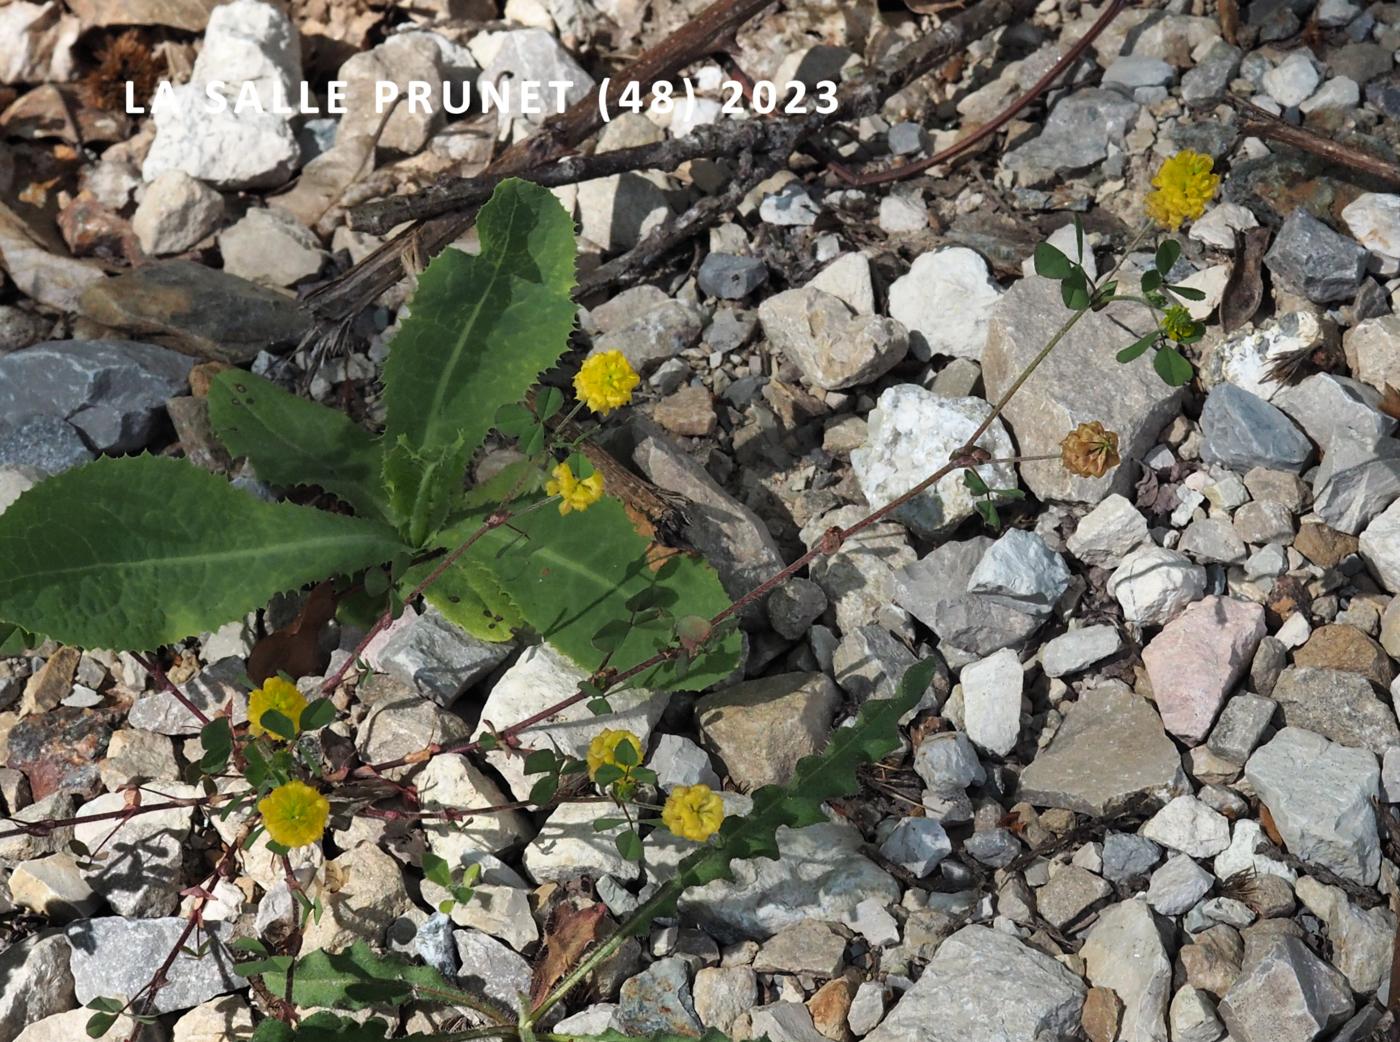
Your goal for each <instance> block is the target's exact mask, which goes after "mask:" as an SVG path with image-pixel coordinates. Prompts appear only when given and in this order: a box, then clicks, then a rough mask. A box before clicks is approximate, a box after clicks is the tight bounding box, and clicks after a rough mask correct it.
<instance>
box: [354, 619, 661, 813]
mask: <svg viewBox="0 0 1400 1042" xmlns="http://www.w3.org/2000/svg"><path fill="white" fill-rule="evenodd" d="M587 676H588V673H587V671H586V670H584V669H582V668H581V667H579V666H578V665H576V664H575V663H574V662H573V661H572V660H570V659H568V658H566V657H565V656H564V655H562V654H560V653H559V652H557V651H555V650H554V649H553V648H551V647H550V646H549V645H547V644H541V645H536V646H534V647H530V648H527V649H525V651H524V652H522V653H521V655H520V657H519V658H518V659H516V661H515V662H514V663H513V664H512V665H511V666H510V668H509V669H507V670H506V671H505V672H504V673H503V674H501V676H500V677H499V678H498V679H497V680H496V682H495V683H494V684H493V685H492V686H491V693H490V694H489V695H487V697H486V704H485V705H484V706H482V709H481V719H482V721H483V722H490V723H492V724H496V725H498V726H502V727H503V726H505V725H506V724H508V723H511V722H513V721H516V720H521V719H524V718H525V717H527V716H532V715H534V714H536V713H539V712H542V711H544V710H545V709H547V708H549V707H550V706H553V705H555V704H557V703H559V702H561V701H563V700H564V699H566V698H568V697H569V696H570V695H572V694H573V693H574V692H576V691H577V690H578V689H579V685H580V684H582V683H583V682H584V680H585V679H587ZM669 697H670V696H669V695H668V694H666V693H657V692H653V691H650V690H647V689H635V690H634V689H628V690H624V691H614V692H612V693H610V694H609V696H608V700H609V704H610V705H611V706H612V712H611V713H610V714H608V715H607V716H595V715H594V714H593V712H592V711H591V710H589V708H588V707H587V705H585V704H583V703H578V704H576V705H572V706H570V707H569V708H567V709H564V710H561V711H560V712H558V713H555V714H553V715H552V716H550V717H548V718H546V719H544V720H542V721H540V722H539V723H538V724H535V725H534V726H532V727H528V728H526V729H525V730H523V731H521V732H520V733H519V735H517V737H518V738H519V739H520V741H521V743H522V745H524V747H526V748H530V749H555V750H557V751H558V752H561V753H563V754H565V755H567V756H573V757H576V758H579V759H582V758H583V757H584V756H585V754H586V753H587V751H588V743H589V742H591V741H592V740H593V739H594V737H596V736H597V735H598V734H599V733H600V732H601V731H602V730H603V729H604V728H613V729H625V730H628V731H631V732H632V733H633V734H635V735H636V736H637V737H638V738H640V739H641V742H642V748H644V749H645V748H646V745H647V739H648V737H649V736H650V735H651V729H652V728H653V727H655V726H656V723H657V721H658V720H660V719H661V713H662V709H663V708H664V706H665V703H666V701H667V699H668V698H669ZM429 708H431V709H433V710H435V711H436V713H437V714H440V715H441V716H442V718H443V724H444V725H445V726H447V727H451V728H452V729H453V730H454V731H456V730H460V729H463V725H462V723H461V720H460V718H459V717H456V716H454V715H452V714H448V713H443V712H442V711H441V710H438V709H437V707H436V706H431V705H430V706H429ZM408 710H410V707H409V706H403V707H401V709H400V712H401V713H403V712H405V711H408ZM421 719H422V717H421V716H419V717H418V720H421ZM412 724H413V726H415V727H421V726H422V724H421V723H418V722H417V721H412ZM361 730H362V732H363V728H362V729H361ZM433 740H435V741H437V740H441V739H440V738H438V737H437V736H434V739H433ZM422 744H423V743H422V742H420V743H419V745H418V746H416V748H421V747H422ZM399 755H402V754H399ZM486 761H487V762H488V763H489V764H490V765H491V766H492V767H494V768H495V769H496V770H497V771H498V772H499V773H500V775H501V777H502V778H503V779H505V781H506V784H507V785H508V786H509V787H510V791H511V792H512V793H513V794H514V796H515V798H516V799H522V800H523V799H525V798H526V797H527V796H528V795H529V793H530V789H531V788H533V786H534V784H535V781H536V778H535V776H533V775H527V774H525V773H524V769H523V764H522V762H521V758H520V757H519V756H517V755H512V754H508V753H506V752H504V751H502V750H499V749H497V750H493V751H492V752H489V753H487V754H486Z"/></svg>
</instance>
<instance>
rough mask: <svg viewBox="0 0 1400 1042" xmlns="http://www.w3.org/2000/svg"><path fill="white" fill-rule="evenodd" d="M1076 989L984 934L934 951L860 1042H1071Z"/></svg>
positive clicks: (1014, 942) (1019, 946)
mask: <svg viewBox="0 0 1400 1042" xmlns="http://www.w3.org/2000/svg"><path fill="white" fill-rule="evenodd" d="M1084 993H1085V988H1084V984H1083V982H1082V981H1081V980H1080V979H1079V978H1078V977H1076V976H1075V975H1074V974H1073V973H1071V972H1070V971H1069V970H1067V969H1066V968H1065V967H1064V966H1062V965H1060V964H1059V963H1057V962H1056V961H1055V960H1054V959H1052V958H1050V956H1048V955H1046V954H1044V953H1043V952H1040V951H1037V950H1035V949H1034V948H1031V947H1028V946H1027V945H1025V944H1023V943H1022V942H1021V941H1020V940H1018V939H1017V938H1015V937H1011V936H1008V935H1007V934H1004V933H999V932H998V931H996V930H990V929H988V928H987V927H984V926H965V927H963V928H962V929H961V930H959V931H958V932H957V933H955V934H953V935H952V936H951V937H949V938H948V939H947V940H946V941H944V942H943V943H942V945H940V946H939V948H938V952H937V954H936V955H935V956H934V958H933V960H932V961H931V962H930V963H929V964H928V966H927V967H925V969H924V972H923V975H922V976H921V977H920V978H919V979H918V980H917V981H916V982H915V983H914V986H913V987H912V988H910V989H908V990H907V991H906V992H905V993H904V994H903V995H902V996H901V997H900V999H899V1002H898V1003H896V1005H895V1007H894V1008H893V1009H892V1010H890V1012H889V1014H888V1015H887V1016H886V1017H885V1019H884V1021H883V1022H882V1023H881V1024H880V1026H879V1027H877V1028H876V1029H875V1030H874V1031H872V1032H871V1033H870V1034H869V1035H867V1036H866V1038H867V1042H916V1040H918V1042H1003V1040H1008V1039H1052V1038H1070V1037H1072V1036H1073V1035H1075V1034H1076V1033H1077V1032H1078V1030H1079V1013H1080V1009H1081V1007H1082V1006H1083V1004H1084Z"/></svg>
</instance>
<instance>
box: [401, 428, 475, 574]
mask: <svg viewBox="0 0 1400 1042" xmlns="http://www.w3.org/2000/svg"><path fill="white" fill-rule="evenodd" d="M473 447H474V446H470V447H469V446H468V445H467V442H466V440H465V439H464V438H462V437H460V436H459V437H458V438H457V440H456V441H453V442H451V443H449V444H446V445H438V446H434V447H432V448H428V449H423V450H421V451H420V450H418V449H415V448H414V447H413V446H412V445H410V444H409V442H408V439H407V438H405V437H404V436H402V435H400V436H399V441H398V444H397V445H395V446H394V447H393V448H391V449H390V450H389V451H388V452H386V453H385V454H384V485H385V487H386V488H387V489H388V492H389V500H390V503H391V505H392V506H393V510H394V516H395V517H398V518H401V519H402V520H401V524H400V529H401V531H402V532H403V534H404V537H405V538H406V539H407V540H408V542H409V545H411V546H415V547H418V546H422V545H423V544H424V543H426V542H427V541H428V538H429V536H431V535H433V534H434V533H435V532H437V531H438V530H439V529H440V528H441V527H442V526H443V523H444V522H446V521H447V515H448V514H449V513H451V511H452V509H453V507H455V506H457V504H458V502H459V501H460V500H461V498H462V475H463V474H465V473H466V469H467V460H468V459H469V458H470V456H471V449H472V448H473Z"/></svg>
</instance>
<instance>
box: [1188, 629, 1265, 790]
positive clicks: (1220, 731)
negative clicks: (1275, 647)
mask: <svg viewBox="0 0 1400 1042" xmlns="http://www.w3.org/2000/svg"><path fill="white" fill-rule="evenodd" d="M1266 640H1267V638H1266ZM1275 644H1277V641H1275ZM1260 647H1261V648H1262V647H1263V645H1262V644H1261V645H1260ZM1258 660H1259V656H1258V654H1256V655H1255V661H1256V662H1258ZM1270 690H1272V688H1270ZM1277 708H1278V703H1277V702H1275V701H1274V700H1273V699H1272V698H1265V697H1264V696H1263V695H1255V694H1251V693H1249V692H1248V691H1245V692H1241V693H1240V694H1238V695H1235V696H1234V697H1233V698H1231V699H1230V700H1229V701H1228V702H1226V703H1225V707H1224V708H1223V709H1221V710H1220V719H1218V720H1217V721H1216V722H1215V727H1214V728H1212V729H1211V732H1210V737H1209V738H1207V739H1206V748H1208V749H1209V750H1210V751H1211V752H1213V753H1215V755H1216V756H1219V757H1220V758H1221V759H1222V760H1226V761H1228V762H1229V763H1233V764H1238V765H1240V766H1243V765H1244V763H1245V761H1246V760H1248V759H1249V754H1250V753H1252V752H1253V751H1254V750H1255V748H1256V747H1257V746H1258V745H1259V740H1260V739H1261V738H1263V737H1264V732H1265V731H1266V730H1267V729H1268V727H1269V723H1270V721H1272V720H1273V717H1274V711H1275V710H1276V709H1277Z"/></svg>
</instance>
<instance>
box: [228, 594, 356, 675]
mask: <svg viewBox="0 0 1400 1042" xmlns="http://www.w3.org/2000/svg"><path fill="white" fill-rule="evenodd" d="M339 600H340V596H339V594H337V593H336V592H335V587H334V586H332V585H331V584H330V583H329V582H323V583H320V584H318V585H317V587H316V588H315V589H314V590H312V591H311V594H310V596H308V597H307V598H306V603H305V604H304V605H303V606H302V609H301V612H300V613H299V614H298V615H297V617H296V618H295V619H293V620H292V621H291V622H290V623H288V624H287V625H286V626H285V627H284V628H282V629H280V630H278V631H277V632H275V633H269V634H268V635H267V636H266V637H264V638H263V639H262V640H260V641H258V642H257V643H256V644H255V645H253V650H252V651H251V652H250V653H249V655H248V678H249V679H250V680H252V681H253V683H255V684H261V683H262V682H263V681H264V680H266V679H267V678H268V677H272V676H276V675H277V674H278V673H286V674H287V676H289V677H291V678H292V679H293V680H295V679H297V678H298V677H313V676H318V675H319V674H321V673H323V672H325V669H326V665H327V663H328V662H329V661H330V655H329V654H328V653H326V652H323V651H322V650H321V630H322V628H324V627H325V625H326V623H328V622H330V621H331V616H332V615H334V614H335V606H336V603H337V602H338V601H339Z"/></svg>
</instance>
